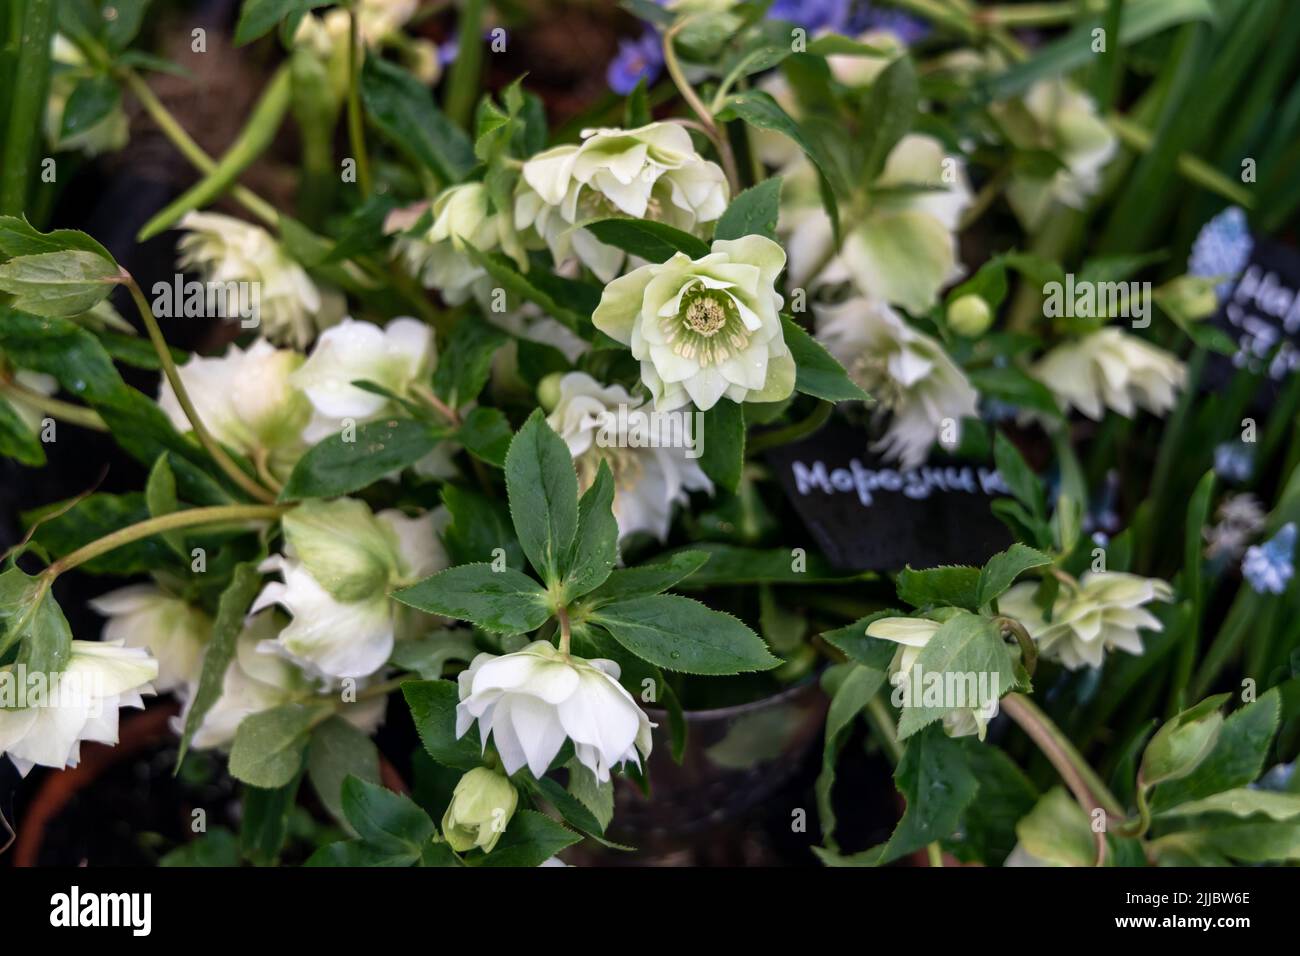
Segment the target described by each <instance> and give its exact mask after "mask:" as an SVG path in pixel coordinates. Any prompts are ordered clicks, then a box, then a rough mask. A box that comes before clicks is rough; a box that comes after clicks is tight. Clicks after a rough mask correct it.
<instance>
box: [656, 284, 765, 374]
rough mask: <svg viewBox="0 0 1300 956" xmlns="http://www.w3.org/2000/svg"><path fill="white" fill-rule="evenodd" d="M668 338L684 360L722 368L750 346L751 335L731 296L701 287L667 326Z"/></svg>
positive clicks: (685, 298)
mask: <svg viewBox="0 0 1300 956" xmlns="http://www.w3.org/2000/svg"><path fill="white" fill-rule="evenodd" d="M664 338H665V339H666V340H667V341H668V344H669V345H671V346H672V349H673V351H674V352H676V353H677V354H678V355H680V356H681V357H682V358H686V359H692V360H694V361H696V362H698V363H699V364H700V365H703V366H708V365H720V364H721V363H723V362H725V361H726V360H727V359H728V358H730V357H731V356H732V355H734V354H735V353H737V352H743V351H744V350H745V349H746V348H747V347H748V346H749V339H750V333H749V329H747V328H745V323H744V322H743V321H742V320H741V318H740V312H739V311H738V310H737V309H736V304H735V303H734V302H733V301H731V297H730V296H728V295H726V294H725V293H719V292H714V291H712V290H709V289H705V288H703V287H701V286H699V285H696V286H695V287H694V288H692V289H690V290H689V291H687V292H686V294H685V295H684V296H683V297H682V309H681V311H680V312H678V313H677V315H676V316H674V317H673V318H672V319H669V320H668V322H667V323H666V328H665V330H664Z"/></svg>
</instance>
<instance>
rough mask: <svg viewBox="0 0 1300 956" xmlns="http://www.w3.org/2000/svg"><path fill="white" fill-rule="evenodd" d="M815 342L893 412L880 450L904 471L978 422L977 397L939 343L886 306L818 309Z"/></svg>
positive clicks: (864, 302)
mask: <svg viewBox="0 0 1300 956" xmlns="http://www.w3.org/2000/svg"><path fill="white" fill-rule="evenodd" d="M813 316H814V317H815V319H816V322H817V339H818V341H820V342H821V343H822V344H823V345H825V346H826V349H827V351H829V352H830V353H831V355H833V356H834V357H835V358H836V359H838V360H839V362H840V364H842V365H843V366H844V367H845V368H846V369H847V370H848V372H849V375H850V376H852V378H853V380H854V381H856V382H857V383H858V384H859V385H860V386H862V388H863V389H864V390H866V392H867V393H868V394H869V395H871V396H872V397H873V398H876V399H877V400H879V402H880V404H881V407H882V408H884V409H888V410H889V411H890V412H892V418H891V420H890V424H889V428H888V431H887V432H886V433H885V436H884V438H882V439H881V440H880V442H878V443H877V445H876V446H875V447H876V448H877V449H878V450H880V451H882V452H883V453H884V454H885V455H887V456H888V457H890V458H894V459H897V460H899V461H900V462H901V463H902V465H903V467H904V468H914V467H916V466H917V465H920V464H921V463H922V462H923V461H925V458H926V456H927V455H928V454H929V452H930V448H931V446H932V445H934V443H935V441H936V440H937V439H939V438H941V437H943V435H944V426H945V423H946V422H951V423H952V424H953V426H954V427H953V432H952V437H953V442H952V443H953V444H956V443H957V441H959V440H960V434H961V432H960V429H961V421H962V419H963V418H972V417H975V415H976V414H977V411H978V407H977V401H978V398H979V396H978V393H977V392H976V391H975V389H974V388H972V387H971V384H970V382H969V381H968V380H967V378H966V375H965V374H964V373H963V372H962V370H961V369H960V368H958V367H957V365H956V363H955V362H953V360H952V359H951V358H950V357H949V356H948V353H947V352H945V351H944V349H943V346H942V345H940V344H939V343H938V342H937V341H936V340H934V339H932V338H931V337H930V336H928V335H925V334H924V333H921V332H918V331H917V330H916V329H914V328H912V327H911V326H910V325H908V323H907V322H905V321H904V320H903V318H902V317H901V316H900V315H898V313H896V312H894V310H893V309H891V308H890V307H889V306H887V305H886V304H885V303H883V302H878V301H877V302H873V301H871V300H869V299H865V298H861V297H855V298H851V299H846V300H845V301H844V302H841V303H839V304H838V305H814V306H813Z"/></svg>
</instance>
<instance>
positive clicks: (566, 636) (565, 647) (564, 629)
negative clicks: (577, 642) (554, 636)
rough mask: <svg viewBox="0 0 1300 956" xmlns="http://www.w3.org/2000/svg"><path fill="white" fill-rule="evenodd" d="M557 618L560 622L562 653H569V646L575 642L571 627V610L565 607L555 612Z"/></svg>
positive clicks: (561, 606)
mask: <svg viewBox="0 0 1300 956" xmlns="http://www.w3.org/2000/svg"><path fill="white" fill-rule="evenodd" d="M555 614H556V617H558V618H559V620H560V653H561V654H567V653H569V644H570V642H571V641H572V640H573V632H572V630H571V629H570V627H569V609H568V608H567V607H565V606H564V605H560V607H559V608H558V609H557V610H556V612H555Z"/></svg>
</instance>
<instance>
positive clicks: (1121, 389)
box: [1030, 326, 1187, 421]
mask: <svg viewBox="0 0 1300 956" xmlns="http://www.w3.org/2000/svg"><path fill="white" fill-rule="evenodd" d="M1030 374H1031V375H1033V377H1034V378H1036V379H1038V380H1039V381H1040V382H1042V383H1043V384H1044V385H1046V386H1047V387H1048V388H1049V389H1050V390H1051V391H1052V393H1053V394H1054V395H1055V396H1056V398H1057V401H1058V402H1059V403H1060V404H1061V406H1062V408H1063V409H1064V410H1066V411H1069V409H1071V408H1077V409H1078V410H1079V411H1080V412H1082V413H1083V414H1084V415H1087V416H1088V417H1089V418H1091V419H1093V420H1094V421H1100V420H1101V418H1102V416H1103V415H1104V414H1105V409H1107V408H1109V409H1111V410H1112V411H1116V412H1119V414H1121V415H1123V416H1125V417H1126V418H1131V417H1133V413H1134V412H1135V411H1136V409H1137V408H1139V407H1140V408H1145V409H1146V410H1147V411H1149V412H1151V413H1152V414H1154V415H1164V414H1165V413H1166V412H1168V411H1169V410H1170V409H1171V408H1173V407H1174V402H1175V400H1176V398H1177V393H1178V391H1179V390H1180V389H1181V388H1182V387H1183V384H1184V381H1185V380H1186V377H1187V369H1186V367H1185V366H1184V365H1183V363H1182V362H1180V361H1179V360H1178V359H1177V358H1175V357H1174V356H1173V355H1171V354H1170V353H1168V352H1166V351H1165V350H1164V349H1161V348H1157V347H1156V346H1154V345H1151V344H1150V343H1148V342H1146V341H1144V340H1142V339H1140V338H1138V337H1137V336H1136V335H1130V334H1129V333H1127V332H1124V331H1123V330H1121V329H1117V328H1115V327H1113V326H1108V327H1106V328H1103V329H1099V330H1097V331H1096V332H1091V333H1089V334H1088V335H1085V336H1084V337H1083V338H1081V339H1077V340H1074V341H1069V342H1064V343H1062V344H1061V345H1058V346H1057V347H1056V348H1054V349H1052V351H1050V352H1048V353H1047V355H1045V356H1043V358H1042V359H1040V360H1039V361H1038V363H1037V364H1036V365H1034V367H1033V368H1032V369H1030Z"/></svg>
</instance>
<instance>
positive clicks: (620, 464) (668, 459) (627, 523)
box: [546, 372, 713, 541]
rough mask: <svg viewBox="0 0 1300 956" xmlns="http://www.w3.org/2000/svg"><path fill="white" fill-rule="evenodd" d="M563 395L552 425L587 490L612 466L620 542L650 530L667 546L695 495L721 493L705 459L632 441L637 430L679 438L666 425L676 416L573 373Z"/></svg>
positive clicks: (677, 449)
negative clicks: (677, 508)
mask: <svg viewBox="0 0 1300 956" xmlns="http://www.w3.org/2000/svg"><path fill="white" fill-rule="evenodd" d="M558 390H559V397H558V399H557V401H556V404H555V408H554V410H553V411H552V412H551V414H550V416H549V417H548V418H547V419H546V421H547V423H548V424H549V425H550V426H551V428H552V429H554V430H555V432H556V433H557V434H558V435H559V436H560V437H561V438H563V439H564V441H565V444H567V445H568V446H569V453H570V454H572V455H573V463H574V466H575V467H576V468H577V470H578V485H579V488H580V489H581V490H582V491H585V490H586V489H587V488H589V487H590V486H591V483H592V482H593V481H595V479H596V473H597V471H598V470H599V468H600V463H601V462H604V463H605V464H607V465H608V466H609V469H610V473H611V475H612V476H613V478H614V506H613V508H614V518H615V520H617V521H618V532H619V537H627V536H628V535H630V534H633V533H635V532H638V531H644V532H648V533H649V534H652V535H654V536H655V537H657V538H658V539H659V540H660V541H662V540H664V539H665V538H667V536H668V526H669V523H670V521H671V520H672V512H673V506H674V505H677V504H684V503H685V502H686V501H687V492H689V491H710V492H711V491H712V490H713V483H712V482H710V481H709V479H708V477H707V476H706V475H705V474H704V472H703V470H701V468H700V465H699V462H698V460H697V459H698V454H697V455H696V457H695V458H691V457H688V456H687V449H686V448H685V447H684V445H682V444H678V445H659V446H654V445H651V444H648V443H645V441H646V440H645V437H644V436H638V435H635V434H631V432H632V431H633V429H635V428H637V427H643V428H644V429H645V431H646V433H647V434H655V435H663V434H665V433H669V434H670V435H671V434H675V433H674V431H673V427H672V426H669V425H667V424H665V420H666V419H667V418H668V417H669V416H668V415H666V414H664V413H662V412H656V411H655V410H654V409H653V407H651V406H650V405H649V404H648V403H647V402H646V401H645V399H644V398H633V397H632V396H631V395H629V394H628V392H627V390H626V389H624V388H622V387H621V386H618V385H610V386H602V385H601V384H600V383H599V382H597V381H596V380H595V379H594V378H592V377H591V376H590V375H587V374H586V373H585V372H569V373H568V374H567V375H565V376H563V377H562V378H561V379H560V380H559V382H558ZM620 409H622V410H623V413H622V414H620ZM651 429H654V430H653V431H651ZM683 437H691V436H683ZM694 438H696V439H698V438H699V436H694Z"/></svg>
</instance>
